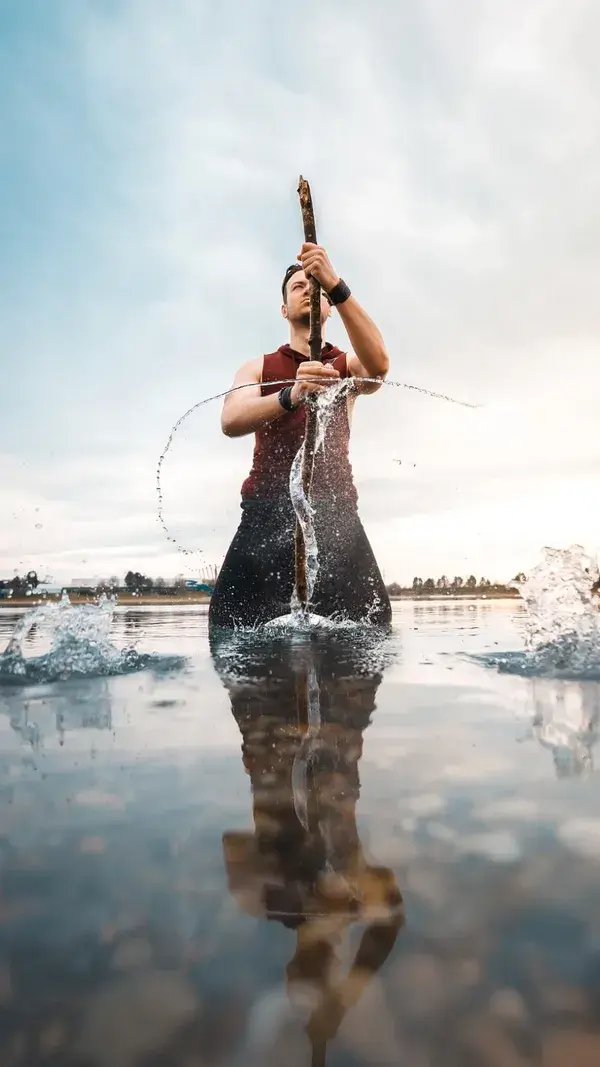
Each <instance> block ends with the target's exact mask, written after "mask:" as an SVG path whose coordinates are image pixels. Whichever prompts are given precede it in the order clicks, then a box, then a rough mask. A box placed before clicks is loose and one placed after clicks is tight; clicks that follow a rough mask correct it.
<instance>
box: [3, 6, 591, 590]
mask: <svg viewBox="0 0 600 1067" xmlns="http://www.w3.org/2000/svg"><path fill="white" fill-rule="evenodd" d="M57 10H58V11H59V16H57V17H56V18H54V19H53V20H51V25H50V24H48V25H47V24H46V23H45V22H44V21H43V19H42V20H41V21H40V20H38V21H36V20H35V19H34V18H33V16H32V17H31V18H30V19H28V18H27V17H26V14H24V13H23V12H20V13H19V15H18V17H17V15H16V14H15V15H14V23H13V24H11V25H10V26H9V27H8V29H7V33H8V36H7V41H8V42H9V44H10V48H9V47H8V45H7V46H6V52H5V54H4V53H3V55H4V58H5V59H6V63H5V64H4V74H3V75H0V77H1V78H3V79H4V82H3V84H0V88H4V89H5V92H4V94H3V96H4V99H5V100H6V101H8V100H10V107H9V106H8V105H7V107H6V110H7V112H8V115H7V119H8V122H7V129H8V137H7V138H5V140H4V143H3V145H2V147H1V148H0V152H1V153H2V162H3V165H5V168H6V173H7V174H8V182H7V189H6V195H5V197H4V199H3V203H2V204H1V205H0V225H1V226H2V232H3V234H6V235H7V239H6V241H5V242H4V249H3V251H4V263H3V265H2V268H1V269H2V281H3V282H6V284H5V285H3V287H2V296H0V301H1V306H0V344H2V348H3V351H4V352H6V353H8V354H9V359H10V365H11V391H10V394H9V398H8V400H5V401H4V408H3V415H2V418H3V429H4V434H3V449H4V452H5V455H4V458H3V460H2V514H3V519H2V539H1V543H2V546H3V550H2V554H1V555H0V565H2V566H3V567H4V569H5V570H8V571H9V572H10V571H12V569H13V568H14V567H19V568H20V567H21V563H20V561H21V559H24V560H27V561H29V563H30V565H31V566H36V568H37V569H40V570H41V569H42V564H41V563H40V562H39V561H40V560H43V561H46V563H47V565H48V567H49V568H51V569H52V570H54V571H56V572H57V574H60V575H61V576H62V577H64V578H68V577H70V568H71V567H72V565H74V562H75V560H74V556H75V557H76V558H77V569H78V570H81V568H82V567H83V569H84V570H85V568H86V567H87V566H89V568H90V570H91V571H92V572H93V573H98V571H100V570H102V568H103V567H105V566H109V565H110V566H111V567H112V568H117V569H118V567H119V566H120V567H121V569H126V568H127V567H128V566H130V565H131V566H135V565H138V566H141V565H142V564H143V565H144V566H145V567H148V568H150V567H152V568H156V569H160V570H162V571H163V572H165V571H166V570H167V568H171V570H172V572H174V571H176V570H179V569H181V568H182V567H187V566H188V565H189V567H193V566H195V563H192V562H189V561H188V560H187V558H186V557H182V556H181V555H180V554H178V553H176V552H173V551H172V545H170V544H169V542H168V541H167V540H166V538H165V537H164V535H163V533H162V532H161V529H160V526H159V524H158V523H157V520H156V494H155V475H156V464H157V461H158V457H159V456H160V453H161V451H162V448H163V447H164V443H165V441H166V438H167V436H168V433H169V430H170V428H171V426H172V425H173V423H174V422H175V421H176V419H177V418H178V417H179V416H180V415H181V414H182V413H183V412H184V411H185V410H187V408H189V407H190V405H191V404H192V403H194V402H195V401H196V400H198V399H201V398H202V397H204V396H210V395H212V394H214V393H217V392H220V391H222V390H223V389H225V388H227V386H228V384H229V383H230V381H231V379H232V377H233V374H234V372H235V369H236V368H237V366H238V365H239V364H240V363H241V362H243V361H244V360H246V359H248V358H250V357H252V356H254V355H256V354H259V353H260V352H264V351H270V350H272V349H274V348H275V347H276V346H277V345H278V344H279V343H281V341H282V340H283V339H284V331H283V323H282V322H281V320H280V318H279V312H278V303H279V299H278V292H279V281H280V277H281V274H282V272H283V270H284V269H285V266H286V265H287V264H288V262H291V261H292V260H293V259H294V257H295V255H296V252H297V250H298V246H299V243H300V240H301V230H300V217H299V210H298V205H297V198H296V193H295V186H296V181H297V176H298V174H299V173H300V172H302V173H304V174H306V176H308V177H309V179H310V181H311V185H312V187H313V193H314V196H315V201H316V205H317V215H318V225H319V236H320V238H321V240H323V242H324V243H326V244H327V246H328V248H329V250H330V252H331V255H332V258H333V260H334V262H335V263H336V264H337V266H338V269H339V270H340V272H341V273H342V274H343V276H344V277H346V278H347V280H348V281H349V282H350V284H351V286H352V289H353V291H354V292H355V293H356V295H357V297H358V299H359V300H360V301H361V302H362V303H363V304H364V305H365V307H366V308H367V309H368V311H369V312H370V314H372V316H373V318H374V319H375V320H376V321H377V323H378V325H380V327H381V328H382V330H383V333H384V336H385V338H386V341H387V344H388V347H389V350H390V354H391V357H392V375H391V376H392V377H393V378H394V379H397V380H400V381H408V382H413V383H415V384H419V385H423V386H425V387H427V388H430V389H433V390H435V391H439V392H443V393H448V394H451V395H455V396H458V397H462V398H464V399H465V400H469V401H471V402H481V403H482V404H483V405H484V406H483V407H482V409H481V410H480V411H478V412H473V411H470V410H468V409H464V408H459V407H452V406H450V405H448V404H445V403H443V402H442V401H438V400H433V399H429V398H424V397H420V396H418V395H417V394H414V393H409V392H404V391H398V390H393V389H391V388H390V389H385V390H382V391H381V392H380V393H379V394H378V395H377V396H376V397H369V398H365V399H364V400H361V401H360V404H359V406H357V412H356V419H355V427H354V431H353V432H354V435H355V439H354V443H353V450H352V451H353V463H354V469H355V472H356V478H357V483H358V487H359V492H360V496H361V506H362V509H363V517H364V521H365V525H366V527H367V529H368V532H369V533H370V535H371V536H372V538H373V542H374V544H375V546H376V549H377V553H378V556H379V558H380V559H381V561H382V565H383V566H384V568H385V570H386V573H388V574H389V576H390V578H391V577H396V578H405V579H408V580H410V578H411V577H412V573H413V572H418V571H424V570H435V571H439V570H446V571H448V570H456V571H457V572H458V571H460V570H463V571H464V570H472V569H475V570H477V571H479V570H482V569H483V570H485V571H487V572H488V573H490V574H491V575H492V576H493V575H494V574H496V573H498V572H504V571H509V572H510V571H512V570H517V569H521V566H522V565H523V564H522V560H523V558H525V557H529V556H530V555H531V554H532V553H533V554H534V553H535V551H536V544H537V547H538V548H539V547H540V546H541V544H543V543H544V542H554V543H556V542H557V541H560V540H561V539H562V538H565V537H567V536H568V537H569V538H571V537H572V535H576V536H575V537H574V539H576V540H577V539H584V536H585V537H586V538H592V539H593V538H594V529H595V528H597V525H596V526H595V524H597V515H596V511H595V505H594V503H593V502H594V500H595V498H596V495H597V493H596V488H595V483H596V477H595V475H596V469H597V464H598V461H599V460H600V455H599V445H598V434H597V431H596V426H597V401H596V396H597V385H598V375H599V372H598V338H599V333H600V319H599V312H598V301H597V299H596V292H595V284H596V282H595V279H596V276H597V269H598V265H599V263H598V261H599V257H600V216H599V215H598V211H597V205H596V200H597V188H598V180H599V178H600V173H599V171H600V149H599V148H598V144H597V138H596V136H595V130H596V129H597V127H598V121H599V120H600V113H599V112H600V92H599V90H600V84H599V83H600V75H599V74H598V70H597V63H596V57H595V53H594V50H593V46H592V42H593V41H594V40H595V39H596V38H597V35H598V31H599V30H600V13H599V12H598V9H597V7H596V5H594V4H593V3H591V2H583V0H577V2H576V3H574V4H572V5H569V6H568V7H566V6H565V5H560V4H558V3H550V4H548V3H542V2H541V0H527V2H526V3H525V4H522V3H521V4H517V3H516V2H514V0H508V2H506V3H500V2H499V0H484V2H482V3H478V4H474V3H473V0H456V3H454V4H453V5H452V7H451V9H450V8H448V10H446V9H445V8H442V7H440V5H439V4H436V3H433V2H430V0H426V2H424V3H422V4H419V5H417V6H415V5H414V4H413V3H409V2H408V0H398V2H396V3H391V2H390V3H383V2H382V3H380V4H377V5H375V6H372V7H371V8H367V7H366V6H365V5H364V4H359V3H357V2H352V0H346V2H344V4H343V5H342V4H341V2H340V0H333V2H332V3H331V4H328V5H326V6H324V5H318V4H316V3H311V2H309V3H308V4H305V5H303V6H302V8H301V9H300V8H297V7H293V6H292V7H289V6H288V7H284V8H281V9H277V14H276V18H274V17H273V12H274V9H273V7H272V5H270V4H268V3H266V2H263V3H258V4H253V5H246V6H244V5H241V4H239V3H233V2H231V0H229V2H223V3H222V4H220V5H217V6H215V5H208V4H207V3H192V2H191V0H177V3H174V4H171V5H165V4H162V3H159V2H158V0H144V2H143V3H142V2H141V0H131V2H130V3H129V4H127V5H121V6H114V5H109V4H94V5H90V4H86V5H81V6H78V7H77V8H74V7H73V6H72V5H59V6H58V9H57ZM15 11H16V8H15ZM40 18H41V16H40ZM9 88H10V93H9ZM330 336H331V339H332V340H334V341H336V342H337V343H341V344H344V343H345V337H344V333H343V330H342V328H341V326H340V324H339V322H334V323H333V324H332V328H331V333H330ZM218 408H219V405H218V403H216V402H213V403H212V404H210V405H207V407H206V408H205V409H199V411H198V412H197V413H196V414H195V415H194V416H193V418H191V419H190V420H189V423H188V424H186V429H185V433H182V434H181V437H178V439H177V442H176V444H174V447H173V452H172V454H171V456H170V457H169V462H166V463H165V505H166V515H167V517H168V525H170V526H171V525H172V527H173V529H174V533H175V535H176V536H177V539H178V540H179V539H180V538H181V541H182V543H185V539H186V538H189V539H190V540H191V542H192V544H193V545H194V546H197V545H200V544H201V545H202V547H204V548H205V551H207V552H209V553H211V554H213V557H214V558H219V557H220V556H221V555H222V553H223V551H224V549H225V547H226V545H227V540H228V538H229V536H230V535H231V533H232V532H233V529H234V528H235V523H236V520H237V514H238V502H239V499H238V493H239V484H240V482H241V480H242V477H243V474H244V473H245V470H246V469H247V465H248V462H249V454H250V450H251V442H249V441H246V442H242V443H240V442H231V441H226V440H225V439H223V438H222V437H221V436H220V434H219V428H218ZM395 459H396V460H397V459H403V460H404V461H405V464H404V465H403V466H400V465H398V464H397V463H394V460H395ZM171 460H172V462H171ZM410 463H414V464H415V466H414V467H411V466H410ZM570 483H572V491H571V489H570ZM533 501H537V502H538V503H537V504H532V502H533ZM36 508H39V509H40V510H39V511H36V510H35V509H36ZM565 509H567V510H568V514H566V512H565ZM167 512H168V514H167ZM15 514H16V515H17V516H18V517H17V518H16V519H15V518H13V516H14V515H15ZM40 516H41V518H40ZM40 523H41V528H38V527H39V524H40ZM536 539H537V541H536ZM84 560H86V561H87V562H86V563H85V564H84V563H83V561H84ZM44 565H46V564H44Z"/></svg>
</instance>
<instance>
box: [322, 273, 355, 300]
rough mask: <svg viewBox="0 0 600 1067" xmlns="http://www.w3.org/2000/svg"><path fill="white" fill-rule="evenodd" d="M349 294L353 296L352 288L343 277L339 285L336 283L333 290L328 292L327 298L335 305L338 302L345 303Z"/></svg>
mask: <svg viewBox="0 0 600 1067" xmlns="http://www.w3.org/2000/svg"><path fill="white" fill-rule="evenodd" d="M349 296H352V293H351V292H350V289H349V288H348V286H347V285H346V283H345V281H344V279H343V278H340V280H339V282H338V283H337V285H334V287H333V289H332V290H331V292H329V293H327V299H328V300H329V303H330V304H333V305H334V307H335V305H336V304H343V303H344V300H347V299H348V297H349Z"/></svg>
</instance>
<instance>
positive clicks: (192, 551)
mask: <svg viewBox="0 0 600 1067" xmlns="http://www.w3.org/2000/svg"><path fill="white" fill-rule="evenodd" d="M305 380H306V381H315V382H318V383H320V384H321V383H322V379H321V378H313V379H311V378H307V379H305ZM295 381H296V379H295V378H281V379H280V380H279V381H275V382H271V383H270V384H271V385H293V384H294V383H295ZM354 381H355V379H353V378H347V379H344V382H343V383H340V384H343V385H346V384H347V383H348V387H349V388H350V387H351V386H352V384H353V383H354ZM360 382H361V383H362V384H364V383H367V382H371V383H373V384H377V385H385V386H390V387H392V388H395V389H408V390H409V391H411V392H415V393H421V394H423V395H424V396H430V397H432V398H433V399H434V400H444V401H446V402H447V403H449V404H457V405H458V406H459V407H463V408H470V409H472V410H475V409H479V408H481V406H482V405H481V404H472V403H470V402H469V401H467V400H457V399H455V398H454V397H452V396H447V395H446V394H445V393H435V392H433V391H432V390H431V389H424V388H423V387H422V386H420V385H412V384H411V383H409V382H394V381H390V380H389V379H388V378H386V379H384V380H383V381H382V380H381V379H380V378H361V379H360ZM335 388H336V386H330V387H329V389H335ZM240 389H254V383H252V382H246V383H245V384H244V385H235V386H233V387H232V388H231V389H226V390H225V391H224V392H223V393H215V395H214V396H207V397H205V399H204V400H198V401H197V402H196V403H195V404H192V406H191V407H190V408H188V410H187V411H185V412H184V413H183V415H181V416H180V418H178V419H177V422H176V423H175V424H174V426H173V427H172V429H171V432H170V434H169V436H168V438H167V441H166V444H165V447H164V448H163V450H162V452H161V455H160V457H159V460H158V464H157V467H156V494H157V497H158V508H157V519H158V522H159V523H160V526H161V527H162V530H163V532H164V533H165V535H166V538H167V541H170V543H171V544H172V545H173V547H174V548H175V549H176V550H177V551H178V552H181V553H182V554H183V555H185V556H194V555H200V556H202V555H203V552H202V549H200V548H185V547H184V546H183V545H180V544H179V542H178V541H177V538H175V537H173V536H172V534H171V532H170V530H169V528H168V526H167V524H166V521H165V516H164V497H163V489H162V470H163V465H164V462H165V459H166V458H167V454H168V453H169V451H170V449H171V445H172V444H173V441H174V439H175V434H176V433H177V432H178V430H180V429H181V427H182V426H183V424H184V422H186V421H187V420H188V419H189V418H190V416H191V415H193V414H194V412H196V411H198V409H199V408H201V407H204V405H205V404H210V403H211V401H213V400H223V399H224V398H225V397H226V396H229V395H230V394H231V393H237V392H239V391H240ZM322 395H323V394H322ZM324 395H325V396H326V395H327V394H324Z"/></svg>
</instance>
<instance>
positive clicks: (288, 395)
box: [277, 385, 298, 411]
mask: <svg viewBox="0 0 600 1067" xmlns="http://www.w3.org/2000/svg"><path fill="white" fill-rule="evenodd" d="M293 388H294V386H293V385H284V387H283V389H280V390H279V392H278V394H277V399H278V400H279V403H280V404H281V406H282V408H283V409H284V411H295V410H296V408H297V406H298V405H297V404H292V389H293Z"/></svg>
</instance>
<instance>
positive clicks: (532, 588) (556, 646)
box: [475, 545, 600, 680]
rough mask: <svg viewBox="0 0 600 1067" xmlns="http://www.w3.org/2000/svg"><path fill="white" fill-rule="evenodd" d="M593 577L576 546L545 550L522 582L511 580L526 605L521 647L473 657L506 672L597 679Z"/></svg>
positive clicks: (598, 615) (598, 622) (592, 567)
mask: <svg viewBox="0 0 600 1067" xmlns="http://www.w3.org/2000/svg"><path fill="white" fill-rule="evenodd" d="M597 578H598V564H597V563H596V561H595V560H594V559H592V558H591V556H589V555H588V554H587V553H586V551H585V549H584V548H582V547H581V545H571V547H570V548H567V549H560V548H545V549H544V550H543V559H542V561H541V562H540V563H539V564H538V565H537V567H534V568H533V569H532V570H531V571H530V572H529V574H528V575H526V578H525V581H523V582H515V583H514V585H515V586H516V588H518V590H519V592H520V594H521V596H522V598H523V600H524V602H525V606H526V608H527V622H526V637H525V651H524V652H503V653H497V654H496V653H494V654H489V653H488V654H485V655H483V656H476V657H475V658H476V659H478V660H479V661H480V662H483V663H485V664H486V665H489V666H495V667H497V668H498V669H499V670H500V671H503V672H505V673H508V674H521V675H525V676H530V677H535V676H541V675H552V676H554V677H562V678H578V679H589V680H600V610H599V609H600V600H599V599H598V597H596V596H595V595H594V594H593V592H592V586H593V583H594V581H595V580H596V579H597Z"/></svg>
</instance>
